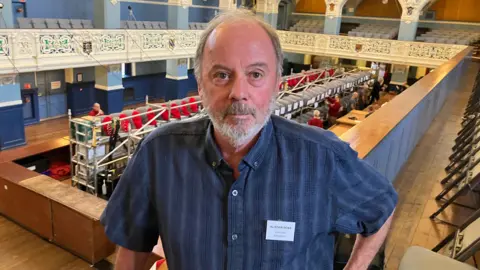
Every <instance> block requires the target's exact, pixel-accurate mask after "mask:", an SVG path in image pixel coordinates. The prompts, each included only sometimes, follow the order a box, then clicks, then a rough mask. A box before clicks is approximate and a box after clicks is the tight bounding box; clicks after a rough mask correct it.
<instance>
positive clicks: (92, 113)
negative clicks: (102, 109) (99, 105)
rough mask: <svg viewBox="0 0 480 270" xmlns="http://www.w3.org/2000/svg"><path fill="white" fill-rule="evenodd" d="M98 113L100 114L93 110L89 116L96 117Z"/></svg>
mask: <svg viewBox="0 0 480 270" xmlns="http://www.w3.org/2000/svg"><path fill="white" fill-rule="evenodd" d="M97 113H98V112H97V111H95V110H91V111H90V112H89V113H88V116H95V115H97Z"/></svg>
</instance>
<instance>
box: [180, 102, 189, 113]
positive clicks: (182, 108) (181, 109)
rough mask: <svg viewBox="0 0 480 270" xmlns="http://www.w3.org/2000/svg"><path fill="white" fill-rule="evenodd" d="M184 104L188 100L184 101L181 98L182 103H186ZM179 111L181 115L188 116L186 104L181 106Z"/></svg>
mask: <svg viewBox="0 0 480 270" xmlns="http://www.w3.org/2000/svg"><path fill="white" fill-rule="evenodd" d="M186 104H188V102H186V101H185V100H182V105H186ZM180 111H181V112H182V114H183V115H185V116H190V112H189V111H188V108H187V106H183V107H181V108H180Z"/></svg>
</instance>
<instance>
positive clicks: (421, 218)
mask: <svg viewBox="0 0 480 270" xmlns="http://www.w3.org/2000/svg"><path fill="white" fill-rule="evenodd" d="M475 68H476V67H475ZM475 68H472V69H471V70H470V71H469V72H470V74H469V75H470V76H468V79H467V80H466V81H465V85H468V86H470V85H471V83H472V79H473V77H474V73H473V72H474V71H475ZM470 91H471V89H464V90H463V91H461V92H460V93H458V95H452V96H450V97H449V98H448V99H447V101H446V104H445V106H444V107H443V108H442V110H441V111H440V113H439V115H438V116H437V118H436V119H435V121H434V123H433V124H432V126H431V127H430V128H429V130H428V131H427V133H426V134H425V136H424V137H423V138H422V140H421V141H420V142H419V144H418V145H417V147H416V149H415V150H414V152H413V153H412V156H411V157H410V159H409V161H408V163H407V164H406V165H405V167H404V168H403V170H402V172H401V173H400V174H399V176H398V177H397V180H396V181H395V183H394V185H395V187H396V189H397V191H398V193H399V204H398V207H397V211H396V214H395V218H394V221H393V224H392V229H391V231H390V234H389V236H388V238H387V248H386V259H387V268H388V269H397V268H398V264H399V261H400V259H401V257H402V256H403V254H404V253H405V250H406V249H407V248H408V247H409V246H412V245H419V246H424V247H426V248H432V247H433V246H434V245H436V244H437V243H438V242H439V241H440V239H442V238H443V237H444V236H446V235H447V234H448V233H449V232H450V231H451V230H452V228H451V227H449V226H447V225H443V224H438V223H435V222H432V221H430V219H428V216H429V215H430V214H431V213H433V212H434V211H435V210H436V209H437V205H436V202H435V201H434V200H433V197H434V196H435V195H436V194H437V193H438V192H439V190H440V188H441V186H440V184H439V183H438V182H439V180H440V179H441V178H442V177H443V176H444V172H443V168H444V167H445V166H446V165H447V162H448V161H447V160H448V156H449V155H450V154H451V146H452V145H453V141H454V139H455V135H456V133H457V132H458V130H459V128H460V126H459V124H460V121H461V116H462V114H463V109H464V107H465V104H466V102H467V99H468V96H469V94H470ZM53 121H55V125H58V126H59V127H61V126H64V127H65V129H68V125H67V124H66V123H67V121H66V120H65V119H57V120H53ZM62 121H63V122H62ZM41 125H45V126H46V129H45V130H48V129H47V128H48V125H50V123H42V124H41ZM27 129H29V128H27ZM65 132H67V131H66V130H65ZM27 134H28V135H27V136H29V137H30V140H31V142H32V143H36V142H37V143H38V142H39V141H41V140H42V138H43V139H45V138H47V139H48V138H49V136H52V137H53V136H66V135H67V134H65V133H64V134H62V133H61V132H60V131H58V132H57V131H55V133H52V134H51V135H46V133H45V132H41V131H34V129H33V128H32V130H29V131H27ZM27 140H28V139H27ZM453 209H454V211H452V209H449V210H448V211H446V214H445V215H443V216H442V218H445V219H450V220H453V221H461V220H463V219H464V218H465V216H466V215H467V214H469V213H470V211H468V210H467V211H466V210H465V209H461V208H453ZM113 258H114V256H111V257H110V258H109V261H113ZM7 269H8V270H10V269H12V270H13V269H15V270H16V269H35V270H57V269H69V270H70V269H75V270H76V269H92V268H90V266H89V264H88V263H86V262H85V261H83V260H81V259H79V258H77V257H76V256H74V255H72V254H70V253H69V252H67V251H65V250H63V249H61V248H59V247H57V246H55V245H52V244H50V243H49V242H47V241H45V240H43V239H40V238H39V237H37V236H36V235H34V234H32V233H30V232H28V231H26V230H25V229H23V228H21V227H19V226H18V225H16V224H15V223H13V222H11V221H9V220H7V219H5V218H4V217H2V216H0V270H7ZM97 269H100V267H97ZM101 269H108V267H107V268H101Z"/></svg>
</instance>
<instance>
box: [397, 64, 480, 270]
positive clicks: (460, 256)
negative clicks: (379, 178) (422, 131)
mask: <svg viewBox="0 0 480 270" xmlns="http://www.w3.org/2000/svg"><path fill="white" fill-rule="evenodd" d="M473 90H474V91H473V94H472V95H471V96H470V99H469V102H468V105H467V108H466V110H465V113H464V119H463V121H462V129H461V130H460V132H458V133H457V138H456V139H455V145H454V146H453V148H452V150H453V153H452V154H451V155H450V157H449V159H450V164H449V165H448V166H447V167H445V171H446V173H447V176H446V177H445V178H444V179H442V180H441V181H440V183H441V184H442V185H444V186H443V187H444V189H443V190H442V191H441V192H440V193H439V194H438V195H437V196H436V197H435V200H436V201H437V202H438V203H439V208H438V210H436V211H435V212H434V213H433V214H431V215H430V219H432V220H434V221H436V222H443V223H446V224H450V225H453V224H452V222H453V221H452V220H441V219H440V218H449V217H451V216H452V215H443V212H444V211H445V210H446V209H447V208H448V207H451V206H452V205H454V204H455V205H456V207H465V209H468V208H469V209H472V210H473V211H472V214H471V215H470V216H469V217H468V218H467V219H465V220H464V221H462V224H460V225H459V224H458V222H457V224H455V225H454V227H455V228H454V231H453V232H452V233H450V234H449V235H448V236H447V237H445V238H444V239H443V240H441V241H440V243H439V244H437V245H436V246H435V247H434V248H433V249H432V250H428V249H425V248H422V247H416V246H414V247H411V248H409V249H408V250H407V252H406V253H405V255H404V256H403V258H402V260H401V262H400V266H399V269H400V270H423V269H435V270H475V269H477V268H475V267H472V266H471V265H469V264H466V263H464V262H465V261H467V260H468V259H469V258H471V257H472V256H475V254H476V253H477V252H478V251H479V250H480V208H479V206H478V202H477V200H476V199H475V200H471V201H474V202H468V201H465V200H464V199H465V198H475V197H476V195H478V194H477V192H478V191H477V189H478V186H479V185H480V158H479V156H478V153H479V152H480V151H479V150H480V128H479V124H480V72H479V73H478V75H477V81H476V84H475V86H474V89H473ZM460 198H463V200H462V199H460ZM454 211H455V210H454ZM474 262H475V258H474Z"/></svg>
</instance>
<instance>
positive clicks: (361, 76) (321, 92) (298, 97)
mask: <svg viewBox="0 0 480 270" xmlns="http://www.w3.org/2000/svg"><path fill="white" fill-rule="evenodd" d="M370 75H371V74H370V72H368V71H362V72H358V73H353V74H349V75H347V76H346V77H344V78H341V79H337V80H332V81H330V82H327V83H325V84H321V85H315V86H313V87H310V88H307V89H306V90H302V91H301V92H296V93H289V94H288V95H283V96H282V97H281V98H280V99H278V100H277V102H276V108H275V114H276V115H280V116H285V117H287V118H291V114H292V113H294V112H296V111H297V110H298V109H302V108H303V107H305V106H310V105H313V106H314V107H317V106H318V103H319V102H321V101H323V100H324V99H326V98H327V97H332V96H334V95H336V94H338V93H341V92H344V91H349V90H351V89H352V88H353V87H354V86H356V85H359V84H362V83H364V82H365V81H367V80H369V79H370Z"/></svg>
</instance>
